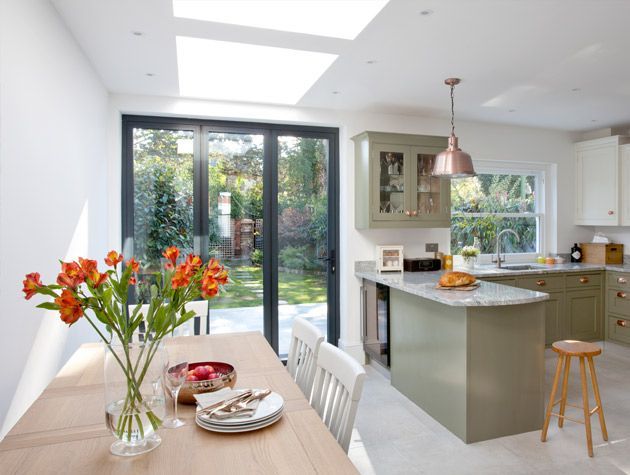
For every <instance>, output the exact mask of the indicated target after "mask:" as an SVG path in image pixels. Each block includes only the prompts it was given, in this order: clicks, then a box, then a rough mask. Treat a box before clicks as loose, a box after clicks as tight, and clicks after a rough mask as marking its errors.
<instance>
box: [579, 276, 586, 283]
mask: <svg viewBox="0 0 630 475" xmlns="http://www.w3.org/2000/svg"><path fill="white" fill-rule="evenodd" d="M580 284H588V277H580Z"/></svg>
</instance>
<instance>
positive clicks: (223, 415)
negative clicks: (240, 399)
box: [195, 388, 260, 420]
mask: <svg viewBox="0 0 630 475" xmlns="http://www.w3.org/2000/svg"><path fill="white" fill-rule="evenodd" d="M245 391H247V390H246V389H237V390H234V389H229V388H224V389H220V390H219V391H215V392H212V393H204V394H195V399H196V400H197V407H198V409H204V408H206V407H208V406H211V405H212V404H215V403H217V402H221V401H225V400H227V399H230V398H232V397H234V396H237V395H239V394H242V393H244V392H245ZM258 404H260V399H256V400H255V401H251V402H249V403H248V404H247V405H246V408H247V409H251V410H252V411H251V412H250V411H246V412H245V411H244V412H236V413H232V412H230V411H229V410H228V411H224V410H221V411H217V412H215V413H214V414H212V416H210V415H208V414H203V415H200V416H199V417H201V418H202V419H206V420H210V419H221V420H226V419H232V418H242V417H251V416H253V415H254V414H255V413H256V409H257V408H258ZM230 416H231V417H230Z"/></svg>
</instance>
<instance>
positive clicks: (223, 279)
mask: <svg viewBox="0 0 630 475" xmlns="http://www.w3.org/2000/svg"><path fill="white" fill-rule="evenodd" d="M214 278H215V279H216V280H217V282H218V283H219V284H221V285H225V284H227V282H228V271H226V270H225V269H221V271H220V272H219V273H217V274H215V276H214Z"/></svg>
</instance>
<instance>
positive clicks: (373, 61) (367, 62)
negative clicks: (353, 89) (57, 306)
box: [365, 59, 378, 64]
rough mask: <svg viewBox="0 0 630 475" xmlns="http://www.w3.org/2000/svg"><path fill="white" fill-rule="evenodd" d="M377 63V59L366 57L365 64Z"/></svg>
mask: <svg viewBox="0 0 630 475" xmlns="http://www.w3.org/2000/svg"><path fill="white" fill-rule="evenodd" d="M376 63H378V61H376V60H375V59H368V60H367V61H366V62H365V64H376Z"/></svg>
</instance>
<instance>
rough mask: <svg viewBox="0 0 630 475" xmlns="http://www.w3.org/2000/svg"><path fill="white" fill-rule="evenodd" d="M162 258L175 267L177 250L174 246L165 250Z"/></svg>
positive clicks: (177, 255)
mask: <svg viewBox="0 0 630 475" xmlns="http://www.w3.org/2000/svg"><path fill="white" fill-rule="evenodd" d="M162 255H163V256H164V257H166V258H167V259H168V260H169V261H171V262H172V263H173V265H175V264H176V263H177V258H178V257H179V249H177V248H176V247H175V246H171V247H168V248H166V251H164V252H163V253H162Z"/></svg>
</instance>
